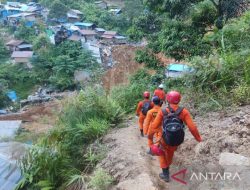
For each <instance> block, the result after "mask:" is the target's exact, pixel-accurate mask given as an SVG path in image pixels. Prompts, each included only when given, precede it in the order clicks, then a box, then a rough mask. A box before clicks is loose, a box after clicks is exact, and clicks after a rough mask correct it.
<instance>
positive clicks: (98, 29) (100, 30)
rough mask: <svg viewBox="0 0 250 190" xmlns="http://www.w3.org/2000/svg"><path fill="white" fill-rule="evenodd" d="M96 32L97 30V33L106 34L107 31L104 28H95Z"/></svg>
mask: <svg viewBox="0 0 250 190" xmlns="http://www.w3.org/2000/svg"><path fill="white" fill-rule="evenodd" d="M95 30H96V31H97V32H105V31H106V30H105V29H103V28H95Z"/></svg>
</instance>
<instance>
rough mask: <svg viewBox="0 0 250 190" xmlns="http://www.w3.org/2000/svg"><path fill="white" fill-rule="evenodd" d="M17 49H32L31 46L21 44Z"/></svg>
mask: <svg viewBox="0 0 250 190" xmlns="http://www.w3.org/2000/svg"><path fill="white" fill-rule="evenodd" d="M18 48H19V49H23V48H32V45H31V44H21V45H19V46H18Z"/></svg>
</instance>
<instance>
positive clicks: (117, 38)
mask: <svg viewBox="0 0 250 190" xmlns="http://www.w3.org/2000/svg"><path fill="white" fill-rule="evenodd" d="M114 43H115V44H126V43H127V38H126V37H124V36H115V37H114Z"/></svg>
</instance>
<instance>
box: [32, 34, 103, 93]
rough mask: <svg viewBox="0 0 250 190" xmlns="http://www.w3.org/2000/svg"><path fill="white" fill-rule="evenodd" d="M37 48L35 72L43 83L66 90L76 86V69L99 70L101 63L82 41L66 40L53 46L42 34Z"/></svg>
mask: <svg viewBox="0 0 250 190" xmlns="http://www.w3.org/2000/svg"><path fill="white" fill-rule="evenodd" d="M34 43H35V48H36V49H37V50H38V51H37V56H36V57H35V58H34V59H33V61H32V64H33V65H34V69H33V72H34V73H36V74H37V79H38V80H39V81H40V82H41V83H48V84H52V85H54V86H56V87H57V88H58V89H61V90H64V89H69V88H74V87H75V85H76V83H75V81H74V72H75V71H76V70H87V71H89V72H92V71H94V70H97V69H98V67H99V65H98V63H97V61H96V60H95V58H94V57H92V55H91V53H90V52H89V51H87V50H85V49H82V47H81V43H80V42H71V41H65V42H63V43H61V44H60V45H58V46H52V45H50V44H49V42H48V40H47V39H46V38H45V37H43V36H41V37H40V38H39V39H37V41H36V42H34Z"/></svg>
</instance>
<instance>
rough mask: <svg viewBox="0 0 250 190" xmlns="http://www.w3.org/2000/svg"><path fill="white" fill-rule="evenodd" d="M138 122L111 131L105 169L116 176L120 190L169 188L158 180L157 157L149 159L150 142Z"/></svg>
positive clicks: (108, 136)
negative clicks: (141, 131)
mask: <svg viewBox="0 0 250 190" xmlns="http://www.w3.org/2000/svg"><path fill="white" fill-rule="evenodd" d="M135 123H136V121H135V119H133V120H131V121H129V122H128V127H126V128H122V129H117V130H114V131H112V133H110V134H109V135H107V136H106V137H105V139H104V143H106V144H107V145H108V147H109V148H110V150H111V151H110V152H109V153H108V156H107V158H106V159H105V160H104V161H103V162H102V164H101V165H102V167H104V168H105V169H107V170H108V171H109V172H110V174H112V175H113V176H114V178H115V179H116V180H117V182H118V184H117V186H116V187H114V188H113V189H114V190H115V189H116V190H118V189H121V190H158V189H163V188H164V186H165V185H166V184H164V183H162V182H161V181H159V180H158V173H159V172H160V168H159V166H158V160H157V157H152V156H149V155H147V153H146V151H147V138H146V137H144V138H142V137H141V136H140V133H139V130H138V128H137V126H136V125H135Z"/></svg>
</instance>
